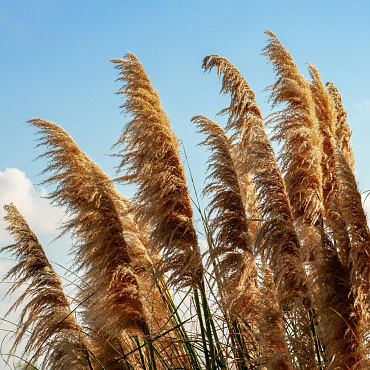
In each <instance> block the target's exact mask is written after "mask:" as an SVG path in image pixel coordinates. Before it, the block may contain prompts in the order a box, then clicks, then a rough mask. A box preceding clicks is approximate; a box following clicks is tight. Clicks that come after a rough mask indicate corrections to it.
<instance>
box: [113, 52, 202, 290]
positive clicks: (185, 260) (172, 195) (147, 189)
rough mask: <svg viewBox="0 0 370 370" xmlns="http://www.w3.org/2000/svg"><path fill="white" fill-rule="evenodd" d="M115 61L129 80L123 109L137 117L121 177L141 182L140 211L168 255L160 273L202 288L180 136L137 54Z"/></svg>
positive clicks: (123, 143) (129, 128)
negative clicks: (178, 136)
mask: <svg viewBox="0 0 370 370" xmlns="http://www.w3.org/2000/svg"><path fill="white" fill-rule="evenodd" d="M113 62H114V63H115V64H116V68H117V69H119V70H120V73H119V78H118V79H119V80H120V81H123V82H124V87H123V88H122V89H121V90H120V91H119V92H118V94H123V95H125V96H126V101H125V103H124V104H123V105H122V108H123V109H124V110H125V112H127V113H129V114H131V115H132V116H133V118H132V120H131V121H130V122H128V123H127V124H126V126H125V128H124V131H123V134H122V136H121V137H120V139H119V140H118V142H117V143H116V146H120V147H123V148H122V149H121V150H120V153H119V156H120V157H121V158H122V161H121V164H120V166H119V170H120V171H125V173H126V175H124V176H122V177H121V178H120V179H121V181H127V182H129V183H135V184H136V185H137V186H138V190H137V193H136V202H137V204H138V206H139V207H138V212H139V214H140V217H141V218H142V219H144V220H145V221H146V222H147V223H148V224H149V225H150V227H151V228H152V245H153V248H154V250H155V251H157V252H162V255H163V258H162V261H161V263H160V264H159V267H158V271H159V272H160V273H168V274H169V280H168V281H169V283H170V284H171V285H177V286H178V287H185V286H193V287H196V286H200V285H201V281H202V279H203V266H202V260H201V254H200V249H199V246H198V241H197V235H196V231H195V228H194V225H193V211H192V208H191V202H190V196H189V192H188V188H187V186H186V180H185V174H184V168H183V166H182V164H181V161H180V155H179V150H178V141H177V138H176V136H175V134H174V133H173V131H172V129H171V127H170V122H169V119H168V117H167V115H166V113H165V111H164V110H163V108H162V106H161V103H160V100H159V96H158V93H157V91H156V90H154V88H153V87H152V85H151V83H150V80H149V78H148V76H147V75H146V73H145V70H144V68H143V66H142V64H141V63H140V62H139V60H138V59H137V58H136V56H135V55H133V54H131V53H128V54H126V56H125V59H115V60H113Z"/></svg>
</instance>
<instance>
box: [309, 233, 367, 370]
mask: <svg viewBox="0 0 370 370" xmlns="http://www.w3.org/2000/svg"><path fill="white" fill-rule="evenodd" d="M321 240H322V244H323V246H322V248H321V251H320V253H319V255H318V258H317V261H315V265H316V269H317V285H318V291H317V294H316V300H315V301H316V303H317V305H318V309H319V311H318V312H319V314H320V317H321V321H320V328H321V331H320V333H319V334H320V336H321V337H322V341H323V344H324V345H325V352H326V353H327V355H328V359H330V360H331V362H332V363H331V366H332V367H333V369H337V368H338V369H339V368H340V369H352V368H355V365H359V364H360V362H361V361H362V360H364V354H363V352H362V349H363V345H362V341H363V339H362V335H363V332H362V330H363V327H362V323H361V319H360V317H359V315H358V314H357V312H356V311H355V309H354V296H353V294H351V282H350V274H349V271H348V268H347V267H346V266H343V264H342V263H341V261H340V259H339V257H338V253H337V251H336V250H335V248H334V246H333V244H332V242H331V240H330V239H329V238H328V236H327V235H325V233H324V231H323V232H322V235H321Z"/></svg>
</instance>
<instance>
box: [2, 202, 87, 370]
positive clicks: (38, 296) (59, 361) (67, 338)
mask: <svg viewBox="0 0 370 370" xmlns="http://www.w3.org/2000/svg"><path fill="white" fill-rule="evenodd" d="M4 209H5V211H6V216H5V217H4V220H5V221H7V223H8V227H7V230H8V231H9V232H10V234H11V235H12V237H13V239H14V242H15V243H14V244H12V245H9V246H7V247H5V248H2V249H1V251H4V250H8V251H11V252H12V254H13V256H15V258H16V259H17V261H18V263H17V264H16V265H15V266H14V267H12V268H11V269H10V271H9V272H8V273H7V274H6V275H5V277H4V279H8V278H13V279H14V283H13V285H12V287H11V288H10V289H9V291H8V294H12V293H14V292H15V291H16V290H17V289H19V288H20V287H22V286H23V284H25V283H27V284H28V286H27V288H26V289H25V291H24V292H23V293H22V294H21V295H20V297H19V298H17V300H16V301H15V303H14V304H13V306H12V307H11V308H10V309H9V311H8V314H9V313H10V312H11V311H13V310H15V309H17V308H18V307H19V306H21V305H22V304H23V303H24V302H26V301H27V300H29V302H28V303H27V304H26V305H25V306H24V307H23V309H22V313H21V315H20V319H19V322H18V325H17V330H16V333H15V341H14V344H13V347H12V349H11V354H14V353H15V351H16V349H17V347H18V345H19V344H20V342H21V340H22V339H23V338H24V337H25V336H28V335H29V338H28V341H27V343H26V345H25V347H24V355H27V354H30V353H32V352H34V353H33V357H32V360H37V358H39V357H40V356H45V358H44V362H43V368H52V369H57V368H60V369H72V368H73V369H81V370H83V369H92V365H91V362H90V357H89V350H88V349H87V347H86V346H89V341H88V340H87V337H86V335H85V334H84V332H83V330H82V328H81V326H80V325H79V324H78V323H77V321H76V319H75V317H74V315H73V313H72V311H71V308H70V304H69V300H68V298H67V296H66V295H65V293H64V291H63V287H62V282H61V281H60V278H59V276H58V275H57V273H56V272H55V271H54V269H53V267H52V266H51V265H50V263H49V261H48V259H47V257H46V255H45V252H44V250H43V248H42V246H41V245H40V243H39V242H38V240H37V237H36V236H35V234H34V233H33V232H32V230H31V229H30V227H29V226H28V224H27V222H26V221H25V219H24V218H23V216H22V215H21V214H20V213H19V211H18V210H17V208H16V207H15V206H14V205H13V204H10V205H7V206H5V207H4Z"/></svg>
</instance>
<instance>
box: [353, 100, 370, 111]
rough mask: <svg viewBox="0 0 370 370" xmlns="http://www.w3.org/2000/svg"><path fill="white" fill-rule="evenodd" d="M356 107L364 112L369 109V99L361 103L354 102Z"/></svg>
mask: <svg viewBox="0 0 370 370" xmlns="http://www.w3.org/2000/svg"><path fill="white" fill-rule="evenodd" d="M356 107H357V109H358V110H359V111H360V112H366V111H368V110H370V100H365V101H363V102H362V103H358V104H356Z"/></svg>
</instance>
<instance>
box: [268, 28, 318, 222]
mask: <svg viewBox="0 0 370 370" xmlns="http://www.w3.org/2000/svg"><path fill="white" fill-rule="evenodd" d="M266 34H267V35H268V36H269V37H270V38H269V40H268V45H267V46H266V47H265V48H264V50H263V53H262V54H263V55H265V56H266V57H267V58H268V59H269V62H270V63H272V64H273V66H274V70H275V72H276V75H277V77H278V80H277V81H276V83H275V84H274V85H272V86H269V87H268V89H269V90H270V91H271V93H270V99H271V101H272V103H273V105H274V106H275V105H277V104H279V103H284V104H286V106H285V108H284V109H282V110H280V111H278V112H275V113H273V114H272V115H271V118H270V120H269V123H274V124H275V127H274V135H273V139H274V140H277V141H278V142H283V147H282V150H281V152H280V155H279V159H280V160H281V165H282V168H284V179H285V184H286V187H287V193H288V195H289V199H290V204H291V206H292V210H293V215H294V218H295V219H298V220H302V222H303V223H305V224H308V225H316V224H317V223H320V222H322V218H323V213H324V210H323V205H322V198H323V196H322V171H321V156H322V154H321V153H322V150H321V148H322V139H321V135H320V132H319V127H318V121H317V119H316V116H315V106H314V102H313V99H312V95H311V91H310V85H309V83H308V81H307V80H306V79H305V78H304V77H303V76H302V74H301V73H300V72H299V70H298V68H297V65H296V64H295V62H294V60H293V59H292V57H291V55H290V53H289V52H288V51H287V50H286V49H285V48H284V46H283V45H282V44H281V43H280V41H279V40H278V38H277V37H276V35H275V34H274V33H273V32H271V31H266Z"/></svg>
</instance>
